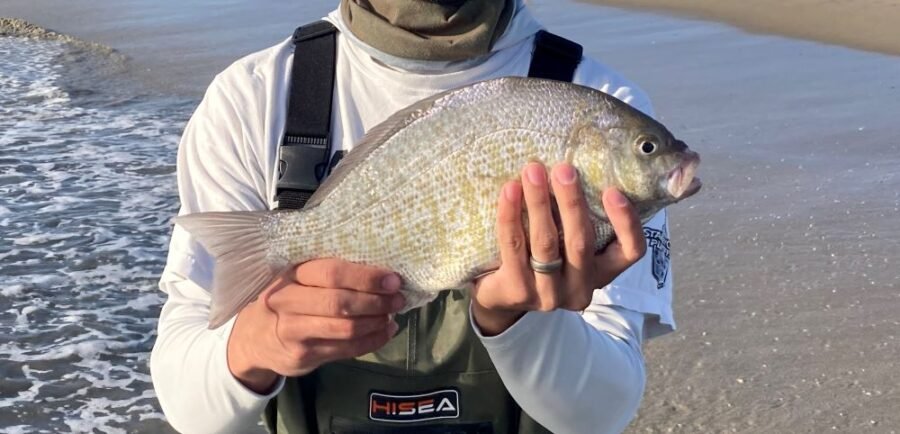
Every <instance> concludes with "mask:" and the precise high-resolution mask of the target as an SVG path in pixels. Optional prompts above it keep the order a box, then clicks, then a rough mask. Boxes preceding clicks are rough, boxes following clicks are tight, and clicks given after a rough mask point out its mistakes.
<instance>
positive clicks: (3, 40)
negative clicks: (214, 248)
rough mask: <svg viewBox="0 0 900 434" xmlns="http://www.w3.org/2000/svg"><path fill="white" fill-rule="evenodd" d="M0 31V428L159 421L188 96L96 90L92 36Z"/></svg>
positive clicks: (133, 426)
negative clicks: (159, 327) (160, 365)
mask: <svg viewBox="0 0 900 434" xmlns="http://www.w3.org/2000/svg"><path fill="white" fill-rule="evenodd" d="M0 35H5V36H2V37H0V58H2V59H3V62H0V278H2V280H0V379H2V380H0V408H2V409H3V411H0V433H26V432H93V431H100V432H107V433H120V432H121V433H124V432H164V431H168V430H170V428H168V425H167V424H166V423H165V422H164V420H163V415H162V413H161V411H160V410H159V407H158V403H157V401H156V398H155V396H154V393H153V389H152V385H151V383H150V376H149V368H148V361H149V352H150V349H151V347H152V344H153V341H154V339H155V326H156V318H157V316H158V314H159V308H160V306H161V304H162V302H163V298H162V296H161V293H160V292H159V291H158V289H157V287H156V281H157V279H158V276H159V274H160V272H161V270H162V267H163V262H164V258H165V251H166V247H167V246H166V245H167V242H168V236H169V231H170V223H169V219H170V217H171V216H172V215H174V213H175V211H176V207H177V197H176V190H175V175H174V172H175V149H176V144H177V140H178V136H179V134H180V132H181V129H182V128H183V125H184V122H185V120H186V119H187V117H188V115H189V110H190V107H191V106H192V105H193V102H191V101H181V100H175V99H172V98H161V97H149V96H146V95H142V94H141V93H140V92H137V91H134V89H135V88H134V87H133V86H132V88H131V89H129V90H123V91H122V92H121V93H120V94H115V93H111V92H108V90H109V89H110V85H109V82H108V81H107V80H98V79H97V77H98V76H106V77H108V76H109V71H110V69H109V65H110V64H115V63H116V62H117V60H115V59H117V57H116V55H115V53H114V52H113V51H112V50H104V49H103V47H100V46H95V45H96V44H94V45H92V44H90V43H85V42H80V41H77V40H74V39H73V38H70V37H67V36H64V35H59V34H56V33H54V32H51V31H48V30H46V29H42V28H39V27H37V26H32V25H30V24H28V23H25V22H23V21H20V20H9V19H0ZM111 59H113V60H111ZM73 71H81V72H77V73H74V74H73ZM104 74H106V75H104ZM91 76H93V77H94V78H93V80H89V79H88V78H89V77H91ZM116 80H120V81H118V82H117V84H116V86H117V87H118V86H120V85H123V84H124V81H122V80H124V78H123V77H121V76H119V77H117V78H116ZM4 427H5V428H4Z"/></svg>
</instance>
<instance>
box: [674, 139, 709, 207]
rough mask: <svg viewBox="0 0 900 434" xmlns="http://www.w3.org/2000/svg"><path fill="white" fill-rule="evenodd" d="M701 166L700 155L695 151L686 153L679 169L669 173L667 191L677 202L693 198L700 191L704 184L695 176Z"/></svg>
mask: <svg viewBox="0 0 900 434" xmlns="http://www.w3.org/2000/svg"><path fill="white" fill-rule="evenodd" d="M699 165H700V155H699V154H697V153H696V152H694V151H686V152H685V153H684V158H683V159H682V160H681V163H680V164H679V165H678V167H676V168H674V169H672V171H671V172H669V176H668V177H667V178H666V191H668V192H669V195H671V196H672V198H673V199H675V201H679V200H682V199H685V198H688V197H691V196H693V195H694V194H695V193H697V192H698V191H700V187H702V186H703V183H702V182H700V178H698V177H696V176H695V174H696V172H697V166H699Z"/></svg>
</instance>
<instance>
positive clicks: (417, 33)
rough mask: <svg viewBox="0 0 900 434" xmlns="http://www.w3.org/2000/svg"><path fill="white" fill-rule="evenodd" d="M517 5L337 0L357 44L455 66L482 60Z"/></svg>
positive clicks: (507, 0)
mask: <svg viewBox="0 0 900 434" xmlns="http://www.w3.org/2000/svg"><path fill="white" fill-rule="evenodd" d="M515 2H516V0H341V15H342V16H343V19H344V22H345V23H346V25H347V27H349V28H350V31H351V32H353V35H354V36H356V37H357V38H358V39H359V40H361V41H363V42H365V43H366V44H368V45H370V46H372V47H373V48H375V49H377V50H380V51H383V52H385V53H387V54H390V55H392V56H397V57H402V58H406V59H417V60H443V61H456V60H464V59H471V58H474V57H479V56H483V55H485V54H488V53H489V52H490V51H491V46H493V44H494V42H496V41H497V39H498V38H499V37H500V35H502V34H503V32H504V31H505V30H506V26H507V24H509V20H510V17H511V16H512V13H513V12H514V10H515Z"/></svg>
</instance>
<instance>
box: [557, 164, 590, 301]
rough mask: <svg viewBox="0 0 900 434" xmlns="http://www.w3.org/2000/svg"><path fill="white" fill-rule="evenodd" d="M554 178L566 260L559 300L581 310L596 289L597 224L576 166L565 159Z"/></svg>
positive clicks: (558, 166)
mask: <svg viewBox="0 0 900 434" xmlns="http://www.w3.org/2000/svg"><path fill="white" fill-rule="evenodd" d="M551 179H552V185H553V193H554V196H556V204H557V207H558V208H559V216H560V222H561V223H562V228H563V230H562V233H563V234H564V235H563V246H564V247H563V248H564V251H565V254H564V255H563V256H564V257H565V260H566V263H565V273H564V274H563V277H564V281H565V285H564V296H563V297H562V300H560V302H561V303H562V305H563V306H565V307H566V308H567V309H575V310H581V309H582V308H583V307H584V306H585V305H586V304H588V303H590V300H591V293H592V292H593V291H592V289H593V288H592V286H593V283H594V282H593V279H594V269H593V267H594V246H595V244H596V242H595V236H594V225H593V223H592V222H591V219H590V217H589V216H590V212H589V210H588V207H587V202H586V201H585V199H584V192H583V191H582V189H581V186H580V184H579V183H578V172H577V171H576V170H575V168H574V167H573V166H572V165H570V164H566V163H561V164H557V165H556V166H555V167H554V168H553V171H552V176H551Z"/></svg>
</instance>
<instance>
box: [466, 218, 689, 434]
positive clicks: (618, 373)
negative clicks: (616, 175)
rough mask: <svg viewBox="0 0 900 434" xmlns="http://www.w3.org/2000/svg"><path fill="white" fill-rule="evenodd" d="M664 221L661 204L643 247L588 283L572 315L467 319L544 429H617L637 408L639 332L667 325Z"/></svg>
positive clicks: (668, 285)
mask: <svg viewBox="0 0 900 434" xmlns="http://www.w3.org/2000/svg"><path fill="white" fill-rule="evenodd" d="M665 222H666V213H665V211H662V212H660V213H659V214H657V215H656V216H655V217H654V218H653V219H652V220H650V221H649V222H648V223H647V224H646V225H645V226H644V235H645V237H646V239H647V244H648V246H647V253H646V254H645V255H644V257H643V258H641V260H640V261H638V262H637V263H636V264H634V265H632V266H631V267H630V268H629V269H628V270H626V271H625V272H624V273H622V274H621V275H619V277H617V278H616V280H614V281H613V282H612V283H610V284H609V285H607V286H606V287H605V288H602V289H598V290H595V291H594V297H593V301H592V303H591V305H590V306H589V307H588V309H586V310H585V311H584V312H582V313H581V314H580V315H579V314H578V313H576V312H572V311H566V310H557V311H554V312H550V313H542V312H529V313H527V314H526V315H525V316H523V317H522V318H521V319H520V320H519V321H518V322H516V323H515V324H514V325H513V326H512V327H510V328H509V329H508V330H506V331H505V332H503V333H501V334H500V335H497V336H493V337H484V336H482V335H481V334H480V333H479V332H478V328H477V326H475V324H474V322H473V324H472V326H473V327H474V328H475V331H476V333H477V334H478V335H479V337H480V338H481V342H482V343H483V344H484V346H485V348H486V349H487V351H488V354H489V355H490V357H491V361H493V362H494V366H495V367H496V369H497V372H498V373H499V374H500V378H501V379H502V380H503V384H504V385H505V386H506V388H507V389H508V390H509V392H510V394H511V395H512V396H513V398H514V399H515V400H516V402H517V403H518V404H519V406H520V407H522V409H523V410H524V411H525V412H526V413H528V415H529V416H531V417H532V418H534V420H536V421H537V422H539V423H540V424H541V425H543V426H544V427H546V428H547V429H549V430H550V431H552V432H555V433H560V434H562V433H585V432H597V433H607V432H609V433H617V432H621V431H623V430H624V429H625V427H626V426H627V425H628V423H629V422H630V421H631V420H632V419H633V418H634V416H635V415H636V414H637V410H638V407H639V406H640V402H641V397H642V395H643V392H644V385H645V380H646V374H645V370H644V358H643V354H642V352H641V344H642V341H643V337H644V336H654V335H659V334H662V333H665V332H668V331H671V330H672V329H673V327H674V321H673V320H672V310H671V290H672V288H671V285H672V283H671V279H672V277H671V273H670V271H669V263H668V234H667V233H666V223H665ZM663 244H664V246H665V250H662V245H663ZM659 255H663V256H659ZM663 257H664V258H665V261H664V263H663V260H662V258H663Z"/></svg>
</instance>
